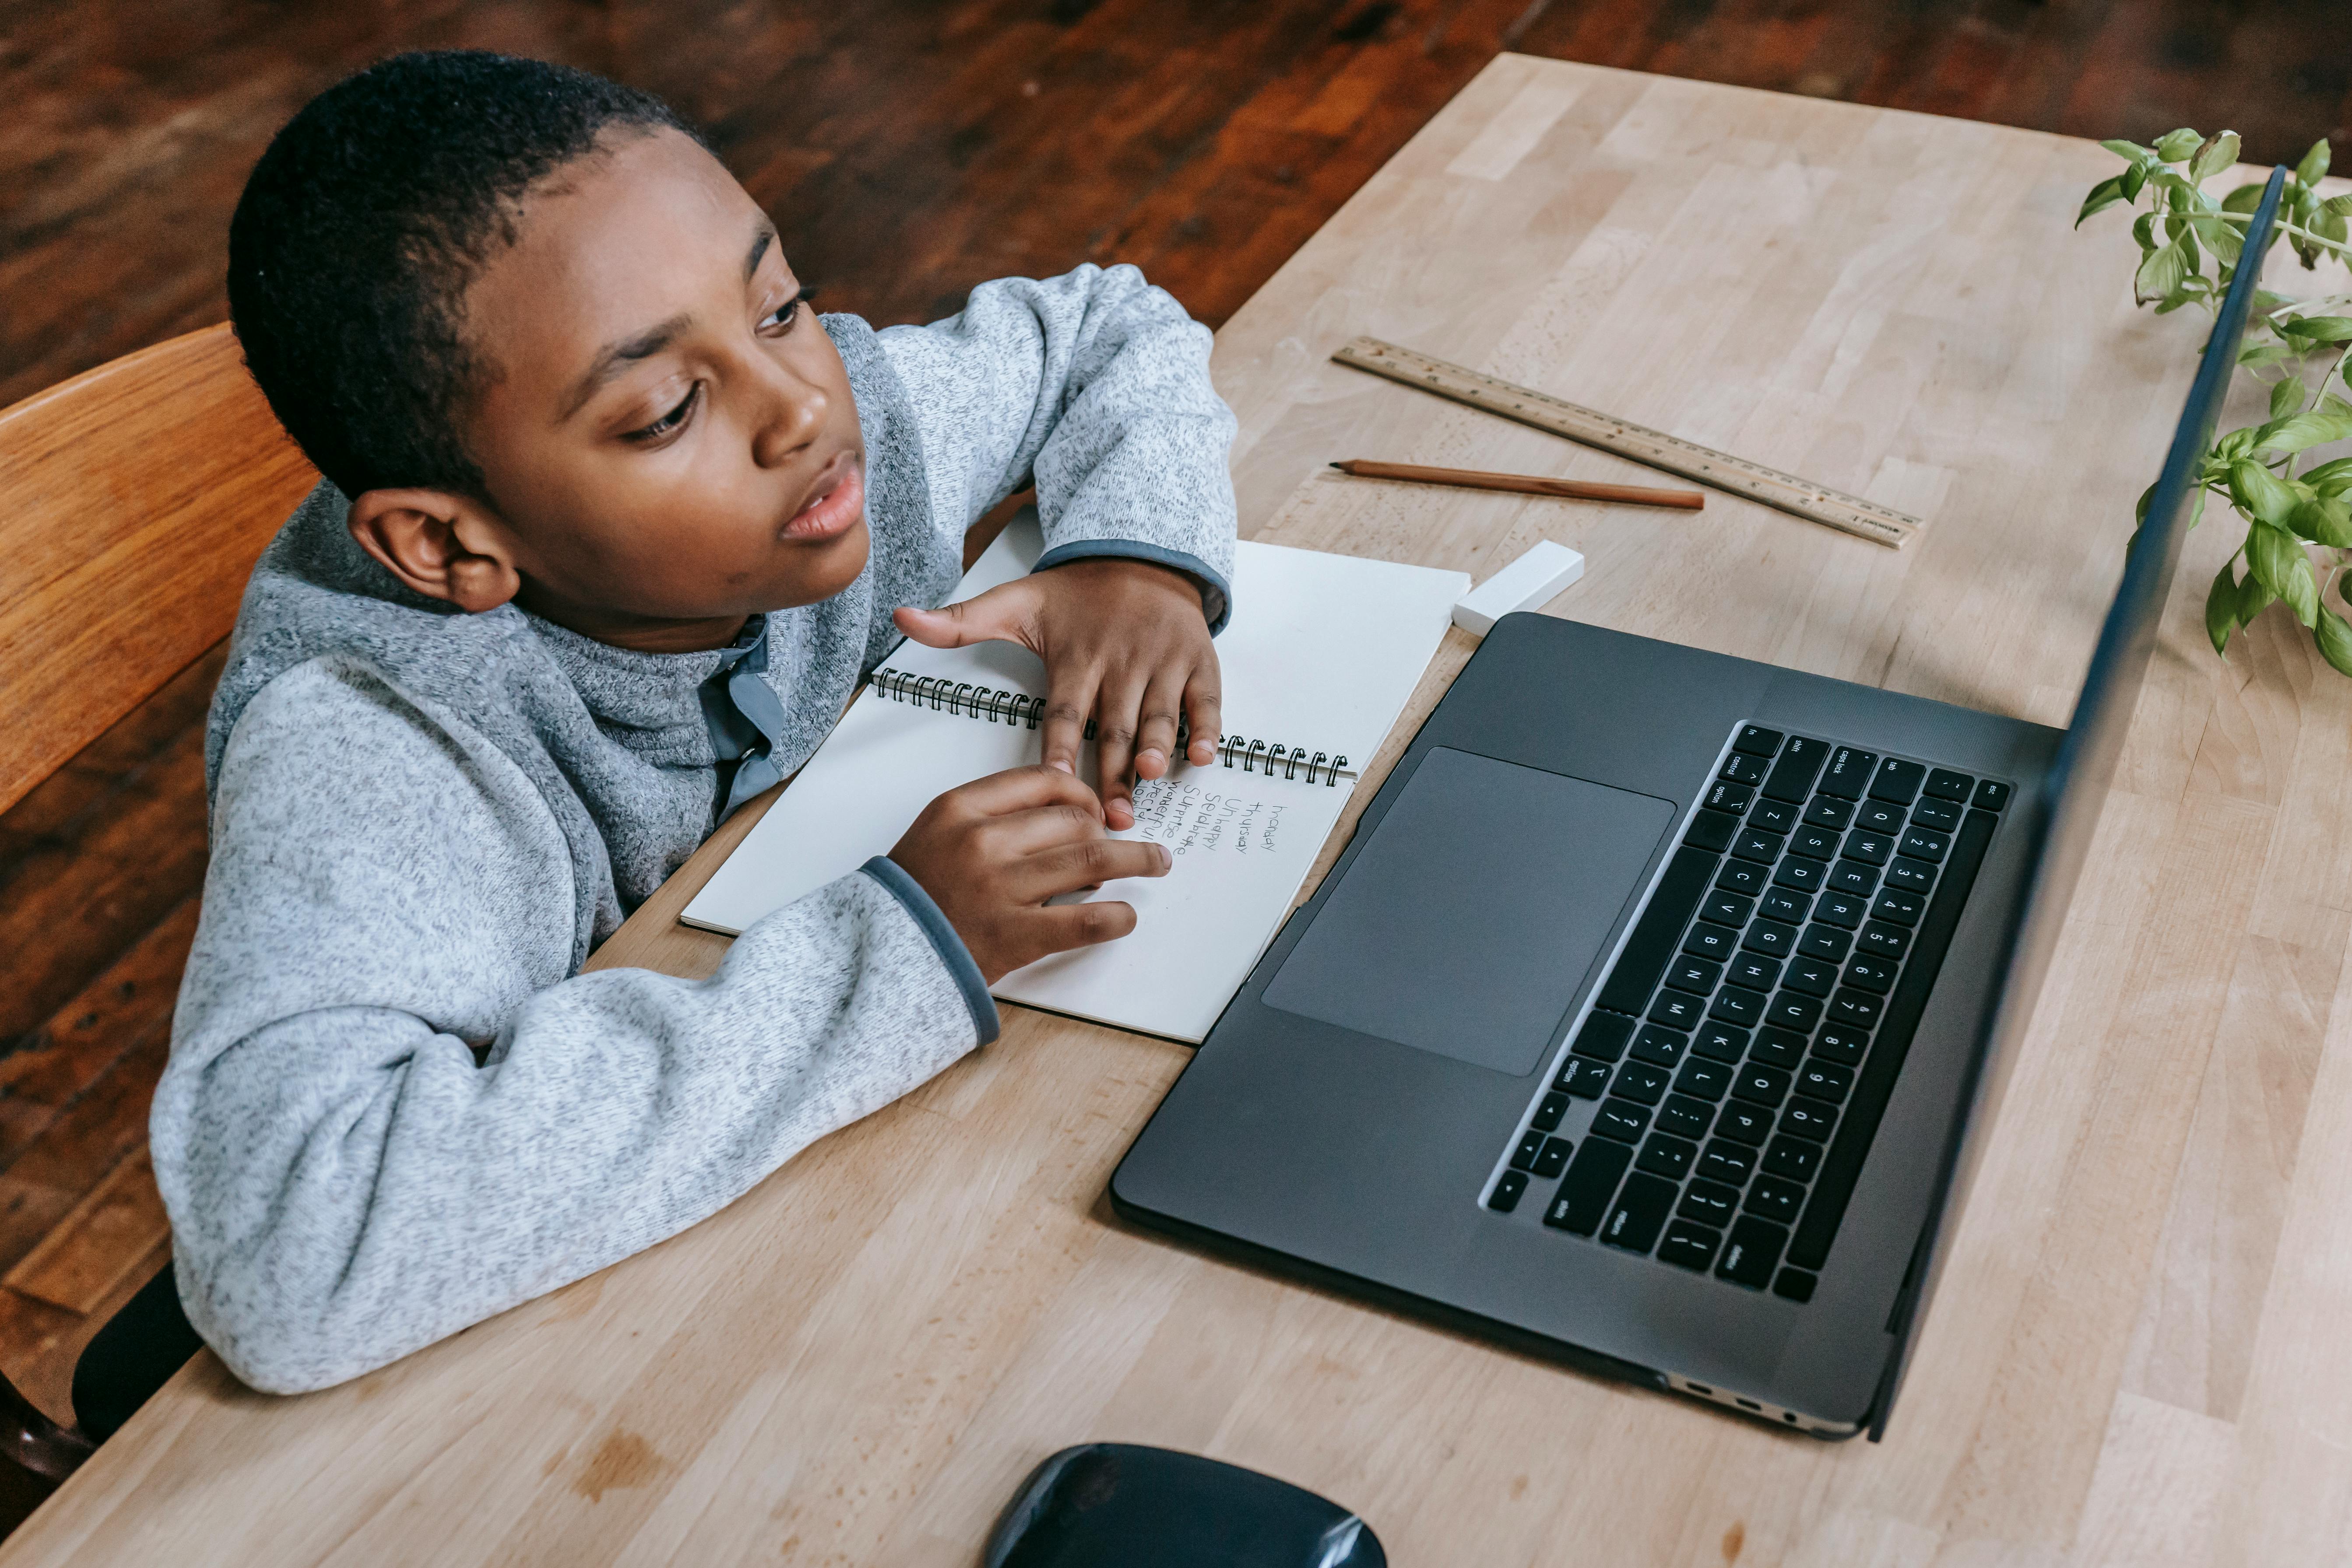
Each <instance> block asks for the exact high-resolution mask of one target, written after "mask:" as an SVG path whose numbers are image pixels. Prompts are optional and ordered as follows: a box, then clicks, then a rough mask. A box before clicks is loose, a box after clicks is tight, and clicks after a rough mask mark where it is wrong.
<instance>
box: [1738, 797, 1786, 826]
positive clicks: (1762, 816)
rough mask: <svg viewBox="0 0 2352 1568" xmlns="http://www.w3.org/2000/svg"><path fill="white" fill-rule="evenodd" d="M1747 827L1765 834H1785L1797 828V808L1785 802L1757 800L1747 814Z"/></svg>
mask: <svg viewBox="0 0 2352 1568" xmlns="http://www.w3.org/2000/svg"><path fill="white" fill-rule="evenodd" d="M1748 826H1750V827H1755V828H1760V829H1762V830H1763V831H1764V832H1766V833H1787V832H1790V831H1791V830H1792V829H1794V828H1795V827H1796V826H1797V808H1796V807H1795V806H1793V805H1790V804H1789V803H1788V802H1787V801H1785V800H1769V799H1767V800H1759V801H1758V802H1757V803H1756V808H1755V809H1754V810H1753V811H1750V812H1749V813H1748Z"/></svg>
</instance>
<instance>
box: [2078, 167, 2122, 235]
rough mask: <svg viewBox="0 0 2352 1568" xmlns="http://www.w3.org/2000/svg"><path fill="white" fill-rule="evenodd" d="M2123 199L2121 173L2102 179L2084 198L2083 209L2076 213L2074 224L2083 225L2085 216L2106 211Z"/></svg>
mask: <svg viewBox="0 0 2352 1568" xmlns="http://www.w3.org/2000/svg"><path fill="white" fill-rule="evenodd" d="M2123 199H2124V177H2123V176H2122V175H2121V174H2117V175H2116V177H2115V178H2113V179H2111V180H2101V181H2100V182H2099V183H2098V184H2095V185H2093V186H2092V187H2091V194H2090V195H2087V196H2084V198H2083V210H2082V211H2081V212H2078V213H2076V214H2075V215H2074V226H2075V227H2076V228H2080V227H2082V226H2083V220H2084V218H2086V217H2089V216H2091V215H2092V214H2093V213H2097V212H2105V211H2106V210H2107V209H2108V208H2109V207H2111V206H2113V205H2116V203H2117V202H2119V201H2122V200H2123Z"/></svg>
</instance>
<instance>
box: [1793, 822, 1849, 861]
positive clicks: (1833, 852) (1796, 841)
mask: <svg viewBox="0 0 2352 1568" xmlns="http://www.w3.org/2000/svg"><path fill="white" fill-rule="evenodd" d="M1837 851H1838V836H1837V835H1836V834H1834V833H1832V832H1831V831H1830V830H1829V829H1828V828H1826V827H1806V826H1800V827H1799V828H1798V829H1797V830H1796V831H1795V832H1794V833H1792V834H1790V836H1789V853H1790V854H1791V855H1801V856H1803V857H1804V858H1806V859H1808V860H1833V859H1835V858H1837Z"/></svg>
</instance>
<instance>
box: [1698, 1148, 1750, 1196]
mask: <svg viewBox="0 0 2352 1568" xmlns="http://www.w3.org/2000/svg"><path fill="white" fill-rule="evenodd" d="M1698 1173H1699V1174H1700V1175H1702V1176H1705V1177H1706V1179H1707V1180H1709V1181H1711V1182H1722V1183H1724V1184H1727V1185H1729V1186H1734V1187H1744V1186H1746V1185H1747V1184H1748V1177H1750V1176H1752V1175H1754V1174H1755V1173H1756V1151H1755V1150H1753V1149H1743V1148H1741V1147H1740V1146H1739V1145H1738V1144H1737V1143H1728V1142H1725V1141H1724V1140H1722V1139H1720V1138H1710V1139H1709V1140H1707V1144H1706V1148H1704V1149H1702V1150H1700V1151H1699V1154H1698Z"/></svg>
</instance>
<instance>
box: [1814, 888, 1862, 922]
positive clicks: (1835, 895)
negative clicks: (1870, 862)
mask: <svg viewBox="0 0 2352 1568" xmlns="http://www.w3.org/2000/svg"><path fill="white" fill-rule="evenodd" d="M1869 914H1870V900H1868V899H1866V898H1864V897H1863V896H1862V895H1860V894H1858V893H1847V892H1841V891H1839V890H1838V889H1835V888H1832V889H1830V890H1829V891H1828V892H1826V893H1823V894H1822V898H1821V902H1819V903H1817V904H1815V905H1814V906H1813V919H1815V920H1817V921H1822V923H1823V924H1826V925H1833V926H1843V927H1844V928H1845V929H1846V930H1848V931H1852V930H1853V928H1854V927H1856V926H1858V925H1860V924H1861V923H1862V922H1863V921H1864V920H1866V919H1867V918H1869Z"/></svg>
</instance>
